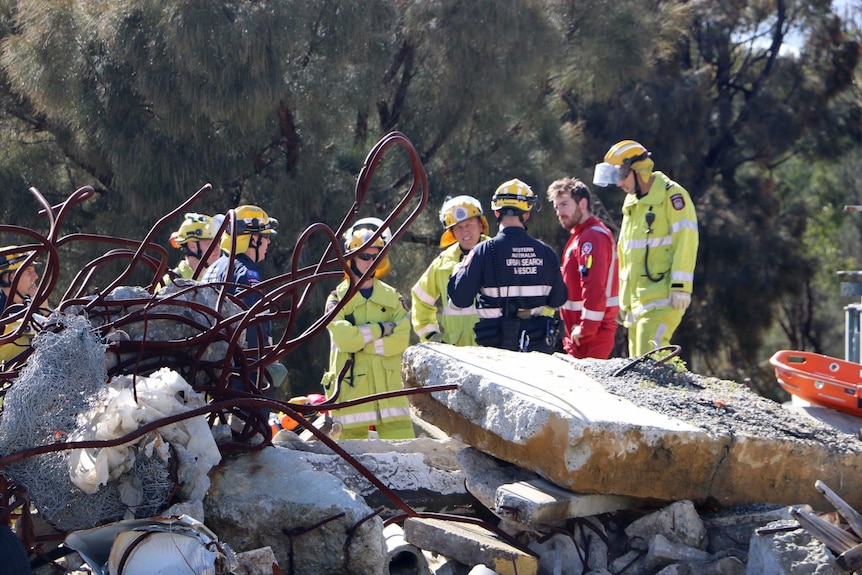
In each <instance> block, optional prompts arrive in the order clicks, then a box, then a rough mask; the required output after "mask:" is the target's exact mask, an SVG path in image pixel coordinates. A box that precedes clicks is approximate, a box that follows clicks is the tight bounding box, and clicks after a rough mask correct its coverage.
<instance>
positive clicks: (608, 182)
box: [593, 162, 628, 188]
mask: <svg viewBox="0 0 862 575" xmlns="http://www.w3.org/2000/svg"><path fill="white" fill-rule="evenodd" d="M626 171H627V170H626ZM626 175H628V173H626ZM624 179H625V177H624V176H623V169H622V168H621V167H620V166H615V165H613V164H609V163H607V162H602V163H601V164H596V169H595V170H594V171H593V184H594V185H596V186H600V187H602V188H606V187H608V186H615V185H617V183H618V182H620V181H621V180H624Z"/></svg>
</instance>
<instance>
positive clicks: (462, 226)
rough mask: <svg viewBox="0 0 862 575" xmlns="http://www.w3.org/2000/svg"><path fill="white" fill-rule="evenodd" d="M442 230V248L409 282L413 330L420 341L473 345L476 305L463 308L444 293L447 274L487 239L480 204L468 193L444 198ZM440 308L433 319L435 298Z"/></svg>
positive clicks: (474, 340)
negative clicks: (458, 306)
mask: <svg viewBox="0 0 862 575" xmlns="http://www.w3.org/2000/svg"><path fill="white" fill-rule="evenodd" d="M440 223H441V224H443V228H444V230H445V231H444V232H443V236H442V237H441V238H440V247H441V248H446V249H444V250H443V251H442V252H440V255H438V256H437V257H436V258H434V261H432V262H431V264H430V265H429V266H428V269H426V270H425V273H424V274H422V277H420V278H419V281H417V282H416V285H414V286H413V290H412V295H413V309H412V310H411V311H412V314H411V319H412V322H413V330H414V331H415V332H416V334H417V335H418V336H419V338H420V339H421V340H422V341H441V342H443V343H449V344H452V345H476V335H475V334H474V333H473V326H474V325H475V324H476V322H477V321H478V317H477V316H476V307H475V306H473V305H471V306H470V307H466V308H464V309H461V308H456V307H455V306H452V305H449V296H448V295H447V293H446V289H447V286H448V285H449V277H450V276H451V275H452V274H453V273H454V271H455V266H457V265H458V264H459V263H461V260H463V259H464V256H466V255H467V254H468V253H470V250H471V249H473V246H475V245H476V244H478V243H479V242H483V241H485V240H487V239H488V220H487V219H486V218H485V215H484V212H483V211H482V204H481V203H479V200H477V199H476V198H473V197H471V196H455V197H454V198H447V199H446V201H445V202H444V203H443V207H442V208H440ZM438 300H439V301H440V304H441V306H442V308H443V312H442V314H441V318H440V322H439V324H438V322H437V302H438Z"/></svg>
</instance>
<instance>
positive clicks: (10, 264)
mask: <svg viewBox="0 0 862 575" xmlns="http://www.w3.org/2000/svg"><path fill="white" fill-rule="evenodd" d="M17 247H18V246H3V247H2V248H0V251H6V250H14V249H15V248H17ZM32 253H33V252H32V251H26V252H20V251H19V252H14V251H13V252H12V253H8V254H4V255H2V256H0V273H5V272H14V271H15V270H17V269H18V268H20V267H21V266H22V265H24V262H25V261H26V260H27V258H29V257H30V255H31V254H32ZM35 263H37V262H35V261H33V262H31V265H33V264H35Z"/></svg>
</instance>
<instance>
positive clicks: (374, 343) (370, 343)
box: [322, 280, 410, 429]
mask: <svg viewBox="0 0 862 575" xmlns="http://www.w3.org/2000/svg"><path fill="white" fill-rule="evenodd" d="M348 287H350V283H349V282H348V281H347V280H345V281H343V282H341V283H340V284H339V285H338V287H337V288H336V289H335V291H333V292H332V293H331V294H329V297H328V298H327V300H326V309H327V310H330V309H333V308H334V307H335V306H336V305H337V304H338V302H340V301H341V300H342V299H343V297H344V294H345V293H347V289H348ZM407 315H408V314H407V309H406V307H405V303H404V299H403V298H402V297H401V296H400V295H399V293H398V292H397V291H396V290H395V289H394V288H393V287H391V286H389V285H388V284H385V283H383V282H382V281H380V280H374V284H373V289H372V292H371V297H369V298H368V299H365V297H364V296H362V294H360V293H358V292H357V293H356V294H355V295H354V296H353V297H352V298H351V299H350V301H348V302H347V303H346V304H345V305H344V307H343V308H341V310H340V311H339V312H338V313H337V314H336V315H335V317H334V318H333V319H332V321H330V322H329V325H327V326H326V329H327V330H328V331H329V336H330V342H331V347H330V353H329V370H328V371H327V373H326V374H325V375H324V376H323V381H322V384H323V387H324V390H325V392H326V397H327V398H330V397H332V395H333V394H334V393H335V382H336V379H337V378H338V375H339V374H340V373H341V370H342V369H343V368H344V365H345V363H346V362H347V360H348V359H352V360H353V367H352V368H350V369H348V371H347V375H346V376H345V378H344V381H343V382H342V384H341V393H340V395H339V396H338V399H337V400H336V401H338V402H343V401H350V400H353V399H358V398H360V397H365V396H368V395H372V394H375V393H383V392H386V391H397V390H400V389H401V388H402V386H401V354H402V353H403V352H404V350H405V349H407V346H408V345H409V344H410V319H409V318H408V317H407ZM385 321H391V322H395V323H396V327H395V330H394V331H393V332H392V334H391V335H389V336H386V337H383V331H382V326H380V325H379V323H380V322H385ZM332 416H333V418H334V419H336V420H337V421H340V422H341V423H342V425H343V426H344V428H345V429H349V428H351V427H353V428H363V429H368V426H369V425H378V424H380V423H381V422H384V421H389V422H392V421H395V420H402V421H406V422H409V421H410V403H409V401H408V400H407V398H406V397H396V398H391V399H384V400H379V401H372V402H368V403H363V404H361V405H355V406H353V407H348V408H344V409H338V410H333V412H332Z"/></svg>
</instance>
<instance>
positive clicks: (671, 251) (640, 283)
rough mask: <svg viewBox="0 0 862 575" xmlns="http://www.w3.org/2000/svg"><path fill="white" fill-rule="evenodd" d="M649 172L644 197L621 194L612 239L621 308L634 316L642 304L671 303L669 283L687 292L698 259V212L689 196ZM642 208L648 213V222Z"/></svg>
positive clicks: (659, 174)
mask: <svg viewBox="0 0 862 575" xmlns="http://www.w3.org/2000/svg"><path fill="white" fill-rule="evenodd" d="M652 175H653V177H654V180H653V184H652V186H651V187H650V189H649V192H648V193H647V194H646V195H645V196H644V197H642V198H640V199H638V198H637V196H635V195H634V194H629V195H627V196H626V199H625V201H624V202H623V223H622V229H621V230H620V238H619V241H618V242H617V247H618V254H619V261H620V308H622V309H623V310H625V311H626V312H627V313H628V314H633V316H634V317H636V316H637V314H638V313H639V312H641V311H642V310H643V309H646V308H653V307H661V306H666V305H670V293H669V292H670V290H671V289H673V290H678V291H684V292H688V293H691V290H692V284H693V282H694V267H695V263H696V260H697V246H698V228H697V214H696V212H695V209H694V204H693V203H692V201H691V197H690V196H689V194H688V192H687V191H686V190H685V189H684V188H683V187H682V186H680V185H679V184H677V183H676V182H674V181H673V180H671V179H669V178H668V177H667V176H666V175H664V174H663V173H661V172H653V174H652ZM647 214H653V216H650V218H652V222H651V223H650V222H648V216H647ZM647 253H648V254H649V257H647ZM647 272H649V275H650V276H651V277H652V279H650V278H649V277H647V275H648V274H647Z"/></svg>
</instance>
